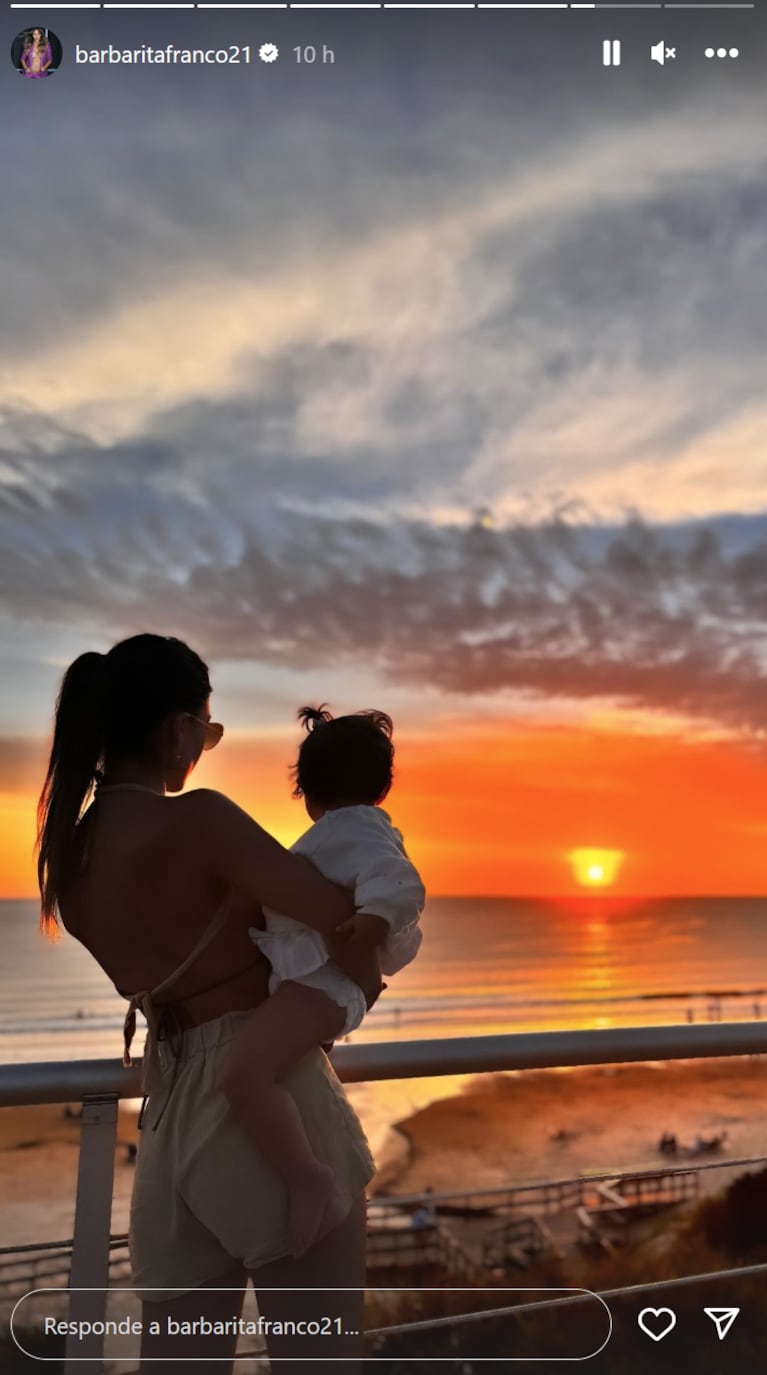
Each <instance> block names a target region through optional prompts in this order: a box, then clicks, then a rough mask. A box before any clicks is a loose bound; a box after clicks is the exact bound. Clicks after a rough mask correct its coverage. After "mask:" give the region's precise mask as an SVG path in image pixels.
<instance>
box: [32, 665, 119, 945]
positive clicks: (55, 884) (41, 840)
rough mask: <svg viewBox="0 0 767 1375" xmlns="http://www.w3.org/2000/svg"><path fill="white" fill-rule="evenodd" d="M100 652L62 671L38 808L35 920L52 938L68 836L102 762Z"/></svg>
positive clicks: (104, 677)
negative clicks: (38, 908) (38, 911)
mask: <svg viewBox="0 0 767 1375" xmlns="http://www.w3.org/2000/svg"><path fill="white" fill-rule="evenodd" d="M107 687H108V664H107V656H106V655H105V654H81V655H80V657H79V658H78V659H75V661H74V663H73V664H71V665H70V667H69V668H68V669H67V671H66V674H65V675H64V681H63V683H62V685H61V691H60V693H59V697H58V701H57V703H56V717H55V724H54V729H53V745H52V747H51V755H50V759H49V761H48V772H47V774H46V776H45V782H44V784H43V790H42V792H41V794H40V801H39V804H38V809H37V821H38V838H37V844H38V859H37V878H38V883H39V885H40V897H41V899H42V908H41V916H40V924H41V926H42V929H43V931H44V932H45V933H46V934H47V935H48V936H50V937H53V936H55V934H56V931H57V927H58V919H57V914H56V908H57V905H58V899H59V896H60V894H61V891H62V888H63V887H64V885H65V883H66V878H67V873H68V869H69V865H70V863H71V854H72V839H73V836H74V833H75V827H76V826H77V823H78V821H79V820H80V817H81V815H82V810H83V806H84V803H85V801H86V799H87V797H88V795H89V793H90V791H91V788H92V787H93V782H94V779H95V778H96V773H97V770H98V768H99V764H100V763H101V760H102V757H103V753H104V745H105V736H106V710H107Z"/></svg>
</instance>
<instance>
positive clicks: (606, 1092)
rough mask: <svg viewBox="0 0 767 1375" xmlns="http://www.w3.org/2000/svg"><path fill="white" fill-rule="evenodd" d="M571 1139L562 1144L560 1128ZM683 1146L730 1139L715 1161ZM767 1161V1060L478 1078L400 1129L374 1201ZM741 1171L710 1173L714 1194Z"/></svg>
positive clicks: (387, 1147)
mask: <svg viewBox="0 0 767 1375" xmlns="http://www.w3.org/2000/svg"><path fill="white" fill-rule="evenodd" d="M560 1130H561V1131H564V1132H566V1133H567V1134H568V1135H567V1137H566V1139H565V1140H564V1141H556V1140H553V1139H552V1137H553V1136H554V1134H555V1133H557V1132H559V1131H560ZM663 1131H669V1132H672V1133H674V1134H675V1135H676V1136H677V1139H678V1141H679V1143H680V1145H692V1144H693V1142H694V1140H695V1137H696V1136H697V1135H698V1133H700V1134H701V1135H702V1136H704V1137H706V1136H712V1135H714V1134H715V1133H717V1132H721V1131H727V1132H728V1138H727V1141H726V1143H725V1149H724V1150H723V1151H722V1152H721V1153H720V1154H718V1155H714V1156H706V1155H703V1156H688V1155H687V1154H686V1153H680V1154H679V1155H677V1156H676V1157H673V1158H671V1159H670V1158H669V1157H668V1156H664V1155H662V1154H661V1153H660V1152H659V1151H658V1149H657V1143H658V1139H659V1137H660V1135H661V1133H662V1132H663ZM761 1155H765V1156H767V1059H765V1058H763V1057H760V1058H758V1059H756V1058H755V1059H749V1060H745V1061H744V1060H741V1059H737V1060H736V1059H732V1060H729V1059H719V1060H708V1061H697V1062H696V1061H685V1062H681V1063H679V1062H677V1063H669V1062H658V1063H652V1064H632V1065H615V1066H607V1067H599V1068H587V1069H573V1070H536V1071H525V1072H523V1073H520V1072H514V1073H509V1074H492V1075H485V1076H475V1077H474V1078H473V1079H471V1080H469V1081H468V1082H467V1083H466V1084H465V1085H464V1087H463V1089H462V1091H461V1092H460V1093H458V1094H456V1095H452V1096H450V1097H447V1098H443V1099H439V1100H437V1101H436V1102H433V1103H431V1104H429V1105H428V1106H427V1107H424V1108H422V1109H420V1110H419V1111H417V1112H415V1113H413V1114H411V1115H410V1116H408V1117H407V1118H404V1119H402V1120H400V1121H399V1122H397V1123H396V1124H395V1125H394V1126H393V1128H392V1131H391V1133H390V1136H389V1140H388V1141H387V1142H386V1143H385V1144H384V1145H383V1148H382V1149H381V1151H379V1154H378V1163H379V1172H378V1175H377V1177H376V1180H375V1181H374V1183H373V1186H372V1188H371V1194H376V1193H378V1194H400V1195H409V1194H417V1193H420V1192H421V1191H422V1190H423V1189H425V1188H426V1187H427V1186H430V1187H431V1188H432V1189H434V1191H435V1192H436V1193H449V1192H451V1191H458V1190H461V1189H466V1188H468V1187H471V1188H475V1189H479V1188H501V1187H504V1186H506V1187H510V1186H514V1185H517V1184H525V1183H529V1182H532V1181H537V1180H547V1179H562V1178H570V1177H573V1176H575V1175H578V1174H581V1173H586V1172H591V1171H598V1172H604V1173H611V1172H612V1171H615V1172H618V1171H632V1170H648V1169H654V1168H657V1167H658V1166H659V1165H661V1166H662V1165H663V1164H669V1163H672V1164H674V1165H677V1166H679V1165H684V1164H685V1163H687V1161H688V1160H690V1161H692V1163H696V1164H698V1163H701V1162H702V1161H705V1162H708V1161H714V1160H716V1161H721V1163H722V1165H723V1166H726V1163H727V1161H728V1159H735V1158H746V1157H748V1158H751V1157H755V1156H761ZM731 1176H732V1171H731V1170H729V1169H726V1168H723V1169H722V1170H719V1169H717V1170H708V1171H705V1172H704V1176H703V1182H704V1187H705V1188H706V1190H716V1189H719V1188H722V1187H724V1184H725V1183H726V1182H728V1180H729V1178H731Z"/></svg>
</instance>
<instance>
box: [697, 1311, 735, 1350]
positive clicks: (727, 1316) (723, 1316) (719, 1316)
mask: <svg viewBox="0 0 767 1375" xmlns="http://www.w3.org/2000/svg"><path fill="white" fill-rule="evenodd" d="M703 1312H704V1313H705V1314H706V1317H707V1318H710V1319H711V1321H712V1323H714V1325H715V1327H716V1330H717V1332H718V1333H719V1340H720V1342H721V1341H724V1338H725V1337H726V1336H727V1333H728V1332H729V1330H730V1328H731V1327H732V1324H733V1323H734V1321H735V1319H736V1318H737V1316H738V1314H739V1312H740V1309H739V1308H704V1309H703Z"/></svg>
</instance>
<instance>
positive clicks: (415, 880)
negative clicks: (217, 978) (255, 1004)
mask: <svg viewBox="0 0 767 1375" xmlns="http://www.w3.org/2000/svg"><path fill="white" fill-rule="evenodd" d="M290 848H291V850H292V851H293V853H294V854H297V855H305V856H306V858H307V859H310V860H311V862H312V864H314V865H315V866H316V867H317V868H318V869H319V870H320V873H322V874H324V875H325V877H326V878H329V879H331V880H332V881H333V882H334V883H339V884H341V885H342V887H344V888H351V889H353V891H354V905H355V907H356V908H357V911H358V912H368V913H372V914H373V915H375V916H377V917H383V919H384V920H385V921H387V922H388V923H389V934H388V935H387V936H386V938H385V940H384V941H383V942H382V944H381V945H380V946H379V951H380V957H381V971H382V973H383V974H396V973H397V970H398V969H402V968H404V966H405V965H406V964H409V963H410V961H411V960H412V959H414V958H415V955H416V954H417V951H418V948H419V946H420V944H421V940H422V933H421V930H420V928H419V926H418V918H419V917H420V915H421V912H422V911H423V906H424V902H425V899H426V894H425V892H424V887H423V884H422V882H421V879H420V877H419V874H418V871H417V869H416V868H415V866H414V865H413V864H411V862H410V860H409V859H408V857H407V854H406V853H405V846H404V843H403V840H402V835H401V833H400V832H399V831H398V830H397V828H396V827H395V826H393V825H392V822H391V818H390V817H389V816H388V815H387V813H386V812H384V811H382V810H381V808H380V807H364V806H362V807H338V808H336V809H335V810H334V811H329V812H326V813H325V815H324V816H323V817H321V818H320V820H319V821H315V823H314V825H313V826H310V828H309V830H308V831H305V832H304V834H303V835H302V836H300V837H299V839H298V840H297V841H296V843H295V845H292V846H291V847H290ZM264 918H265V921H266V932H264V931H259V930H258V929H257V928H255V927H254V928H252V929H251V933H250V934H251V936H252V938H253V940H254V942H255V943H256V944H257V945H258V946H259V947H260V948H261V949H262V950H263V952H264V954H265V955H266V956H267V958H268V959H270V960H272V963H273V964H274V965H275V968H276V967H277V965H279V973H280V976H281V977H282V978H283V979H298V978H301V976H302V975H304V974H310V973H312V972H313V971H314V970H315V969H319V968H320V967H321V966H322V965H324V964H326V963H327V960H328V952H327V949H326V947H325V943H324V941H323V939H322V936H321V935H320V934H319V932H318V931H313V930H311V928H310V927H308V926H304V925H303V923H302V922H298V921H295V920H294V919H293V917H286V916H284V915H283V913H281V912H275V911H274V909H273V908H271V907H265V908H264ZM276 944H278V945H279V957H278V958H273V956H277V951H276V950H275V948H274V947H275V945H276Z"/></svg>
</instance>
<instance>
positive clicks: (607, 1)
mask: <svg viewBox="0 0 767 1375" xmlns="http://www.w3.org/2000/svg"><path fill="white" fill-rule="evenodd" d="M10 8H11V9H12V10H35V11H39V10H41V9H45V10H753V9H756V5H755V4H743V3H741V2H740V0H735V3H732V4H728V3H727V0H723V3H721V4H711V3H705V0H701V3H700V4H689V3H681V0H662V3H661V0H657V3H654V4H640V3H637V4H635V3H633V0H626V2H625V3H623V0H601V3H594V4H583V3H575V0H570V3H568V4H563V3H559V4H544V5H540V4H532V3H531V4H497V3H492V4H491V3H485V0H478V3H473V4H461V3H453V4H451V3H450V2H449V0H448V3H446V4H444V5H443V4H441V3H439V0H438V2H437V3H436V4H428V3H425V4H392V3H389V0H384V3H382V4H377V5H370V4H356V3H355V0H351V3H350V4H333V3H332V2H331V0H329V3H327V4H303V3H301V4H297V3H294V0H291V2H290V3H288V4H252V5H247V4H240V3H235V4H228V3H226V0H224V3H223V4H214V3H207V2H206V3H201V0H196V2H195V3H191V0H189V3H187V0H182V2H181V3H177V4H174V3H173V0H168V3H167V4H161V5H155V4H142V3H140V2H139V0H137V3H135V4H122V3H116V0H103V3H100V4H90V3H87V2H86V0H83V3H80V4H75V3H73V4H49V3H48V0H38V3H37V4H28V3H26V0H24V3H21V4H19V3H12V4H11V6H10Z"/></svg>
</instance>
